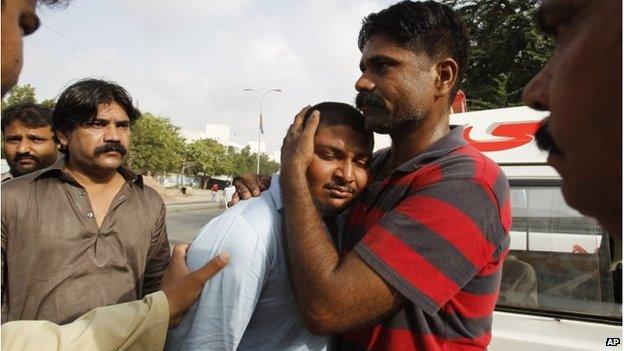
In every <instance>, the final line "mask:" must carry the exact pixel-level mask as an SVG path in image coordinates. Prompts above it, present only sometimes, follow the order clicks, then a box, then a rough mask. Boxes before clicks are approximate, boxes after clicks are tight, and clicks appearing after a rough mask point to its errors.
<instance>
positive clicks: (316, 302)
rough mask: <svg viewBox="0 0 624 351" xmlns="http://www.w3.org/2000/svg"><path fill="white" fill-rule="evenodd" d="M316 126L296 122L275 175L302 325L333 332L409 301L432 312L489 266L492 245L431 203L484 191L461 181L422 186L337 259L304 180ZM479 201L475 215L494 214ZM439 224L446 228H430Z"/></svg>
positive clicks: (446, 208) (447, 208)
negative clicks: (443, 196)
mask: <svg viewBox="0 0 624 351" xmlns="http://www.w3.org/2000/svg"><path fill="white" fill-rule="evenodd" d="M303 113H305V111H303ZM313 116H314V114H313ZM317 123H318V117H317V118H312V119H310V122H309V123H308V125H306V126H305V128H304V127H303V125H302V121H301V119H300V118H299V116H298V117H297V119H296V120H295V123H294V124H293V126H292V127H291V129H290V130H289V132H288V135H287V137H286V138H285V139H284V146H283V147H282V175H281V177H280V180H281V186H282V193H283V201H284V211H285V218H286V219H285V229H286V233H287V235H286V244H287V245H286V246H287V257H288V258H289V264H290V272H291V280H292V283H293V288H294V292H295V297H296V299H297V303H298V306H299V309H300V311H301V313H302V316H303V317H304V320H305V321H306V323H307V324H308V326H309V327H310V328H311V329H312V330H314V331H315V332H317V333H323V334H330V333H335V332H339V331H343V330H346V329H353V328H357V327H361V326H363V325H366V324H368V323H370V322H372V321H376V320H379V319H380V318H383V317H384V316H386V315H387V314H389V313H391V312H393V311H394V310H395V309H397V308H398V307H399V306H401V305H402V304H403V303H406V302H407V300H409V302H410V303H413V304H415V305H417V306H418V307H419V308H422V309H423V310H424V311H425V312H427V313H429V314H433V313H435V312H436V311H437V310H438V309H439V308H441V306H442V305H444V303H446V302H447V301H448V300H449V299H450V298H451V297H452V296H453V295H454V294H456V293H457V292H458V291H459V289H460V288H461V287H462V286H463V285H465V284H466V283H467V282H468V281H469V280H470V279H471V278H472V277H473V276H474V275H475V274H476V272H477V270H478V269H479V268H481V267H483V265H485V264H486V263H487V261H488V260H489V259H490V257H491V255H492V253H493V252H494V250H495V249H496V245H491V244H490V243H489V242H487V240H483V235H482V234H481V232H480V231H479V230H474V227H473V226H469V225H468V224H469V222H468V221H464V219H465V218H463V217H462V215H461V214H460V213H455V212H453V210H452V208H450V206H447V205H448V203H446V202H440V201H435V200H432V199H434V197H435V196H437V195H439V194H450V196H449V199H448V200H449V201H452V199H453V197H459V196H456V195H457V194H458V193H462V192H463V193H465V194H468V193H469V192H472V191H473V190H474V191H475V193H478V192H479V191H481V189H480V188H478V187H479V186H478V185H476V184H475V185H474V186H475V187H477V189H472V188H470V185H469V184H468V183H471V182H461V181H458V182H457V183H453V182H442V183H438V184H437V185H436V187H433V188H428V189H423V191H422V193H416V194H414V195H413V196H410V197H408V198H407V199H405V200H404V201H403V202H401V203H400V204H399V205H398V206H397V207H395V208H394V209H393V210H392V211H390V212H387V213H386V214H385V215H384V216H383V217H382V219H381V220H380V221H379V222H378V224H377V225H376V226H374V227H372V228H371V229H370V230H369V231H368V232H367V233H366V235H365V236H364V238H363V239H362V241H360V243H359V244H358V245H357V246H356V247H355V248H354V250H353V251H352V252H350V253H349V254H347V255H346V256H345V257H344V258H342V259H341V258H339V256H338V254H337V252H336V250H335V248H334V247H333V246H332V245H331V242H330V240H329V239H328V237H327V234H326V233H325V230H326V229H325V227H324V225H323V223H322V220H321V218H320V217H319V215H318V214H317V212H316V210H315V207H314V203H313V201H312V197H311V195H310V191H309V188H308V185H307V182H306V177H305V170H306V169H307V167H308V165H309V161H308V159H307V157H309V158H310V159H311V155H312V153H313V136H314V130H315V128H316V125H317ZM471 184H472V183H471ZM440 187H441V188H440ZM479 194H481V195H484V194H483V193H479ZM463 195H464V194H462V196H463ZM468 196H472V193H471V194H470V195H468ZM475 199H476V198H475ZM479 200H484V201H485V202H483V204H482V207H480V210H483V211H488V216H484V218H491V217H492V215H495V214H496V213H497V208H496V207H495V206H492V205H491V203H490V201H489V200H488V197H487V195H484V196H482V197H480V198H478V199H476V200H475V201H474V202H478V201H479ZM474 202H472V203H471V204H473V203H474ZM414 213H416V214H418V213H420V214H426V217H419V216H418V215H415V216H414V215H413V214H414ZM494 218H497V217H496V216H494ZM486 222H487V219H486ZM479 224H483V223H479ZM444 226H446V227H444ZM439 227H444V228H440V230H439V231H436V232H433V233H431V232H430V231H429V230H428V228H435V229H438V228H439ZM482 227H483V226H482ZM448 228H451V230H448ZM477 229H478V228H477ZM415 236H418V240H415V239H414V238H415ZM421 238H422V239H421ZM424 238H427V240H429V241H427V240H424ZM484 241H485V242H484ZM451 243H452V244H451ZM473 244H474V245H473ZM455 245H458V246H455ZM464 256H466V257H468V258H470V259H471V260H470V261H468V260H466V258H465V257H464ZM448 276H450V277H452V279H449V278H448ZM451 280H452V281H451Z"/></svg>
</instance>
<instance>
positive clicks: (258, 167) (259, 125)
mask: <svg viewBox="0 0 624 351" xmlns="http://www.w3.org/2000/svg"><path fill="white" fill-rule="evenodd" d="M243 90H244V91H251V92H254V93H256V95H258V97H259V98H260V107H259V111H260V119H259V120H258V150H257V151H258V157H257V160H256V174H260V134H264V131H263V130H262V129H263V127H262V100H264V97H265V96H266V94H268V93H270V92H273V91H275V92H278V93H281V92H282V89H269V90H267V91H265V92H264V93H262V94H260V92H259V91H257V90H256V89H250V88H245V89H243Z"/></svg>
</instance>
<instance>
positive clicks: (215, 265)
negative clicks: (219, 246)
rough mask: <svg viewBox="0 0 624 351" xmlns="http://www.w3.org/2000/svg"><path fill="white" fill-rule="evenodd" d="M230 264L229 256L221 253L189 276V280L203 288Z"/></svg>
mask: <svg viewBox="0 0 624 351" xmlns="http://www.w3.org/2000/svg"><path fill="white" fill-rule="evenodd" d="M228 262H230V254H228V253H227V252H222V253H220V254H218V255H217V256H216V257H214V258H213V259H212V260H210V261H209V262H208V263H206V264H205V265H204V266H203V267H202V268H200V269H198V270H196V271H195V272H193V273H191V274H190V275H189V278H191V279H192V280H193V282H195V284H197V285H198V286H204V284H205V283H206V282H207V281H208V279H210V278H212V277H214V275H215V274H217V273H219V271H220V270H222V269H223V268H224V267H225V266H226V265H227V264H228Z"/></svg>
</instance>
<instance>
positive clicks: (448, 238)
mask: <svg viewBox="0 0 624 351" xmlns="http://www.w3.org/2000/svg"><path fill="white" fill-rule="evenodd" d="M359 48H360V50H361V51H362V58H361V60H360V69H361V71H362V75H361V77H360V78H359V79H358V81H357V82H356V84H355V87H356V89H357V90H358V91H359V94H358V97H357V99H356V103H357V106H358V107H359V108H360V109H361V110H362V111H363V113H364V123H365V126H366V128H367V129H368V130H370V131H375V132H378V133H384V134H389V135H390V137H391V139H392V145H391V147H390V148H388V149H385V150H382V151H380V152H378V153H377V154H376V155H375V158H374V160H373V164H372V168H371V173H372V177H373V181H372V184H371V185H370V187H369V188H368V189H367V193H366V194H364V195H363V196H362V197H361V198H360V199H358V200H357V201H356V202H355V204H354V205H353V207H352V209H351V213H350V217H349V220H348V221H347V224H346V230H345V238H346V241H345V242H343V245H342V250H341V251H338V250H337V249H336V248H335V247H334V246H333V245H332V243H331V240H330V239H329V238H328V236H327V233H326V232H327V230H326V229H325V227H324V225H323V222H322V220H321V217H320V215H319V213H318V212H317V211H316V210H315V207H314V201H313V200H312V192H311V188H310V187H309V185H308V183H307V181H306V177H305V175H306V169H307V167H308V165H309V164H310V162H311V161H312V159H313V152H312V151H313V150H314V148H313V142H312V140H313V139H312V136H313V135H314V131H315V129H316V125H317V123H318V118H313V119H311V120H310V123H307V124H304V123H303V119H302V116H301V115H298V116H297V117H296V118H295V122H294V124H293V125H292V126H291V128H290V130H289V133H288V135H287V136H286V139H285V142H284V144H283V146H282V175H281V177H280V180H281V181H280V184H281V187H282V193H283V194H284V196H283V201H284V216H285V222H284V223H285V233H286V234H285V241H286V251H287V257H288V259H289V260H288V261H289V264H290V266H289V268H290V269H289V271H290V275H291V280H292V283H293V290H294V292H295V297H296V299H297V304H298V306H299V310H300V313H301V314H302V316H303V319H304V320H305V321H306V322H307V325H308V326H309V327H310V328H311V330H312V331H313V332H315V333H320V334H333V333H338V332H345V334H344V339H343V342H342V348H341V349H342V350H467V349H470V350H483V349H486V348H487V345H488V344H489V342H490V339H491V328H492V313H493V311H494V305H495V303H496V299H497V297H498V287H499V284H500V278H501V269H502V266H503V260H504V258H505V255H506V253H507V250H508V247H509V235H508V231H509V228H510V224H511V216H510V203H509V187H508V183H507V179H506V177H505V175H504V174H503V172H502V170H501V169H500V168H499V167H498V165H497V164H496V163H494V162H493V161H491V160H489V159H488V158H486V157H485V156H484V155H482V154H481V153H479V152H478V151H477V150H476V149H474V148H472V147H471V146H469V145H467V143H466V142H465V141H464V139H463V138H462V127H459V126H449V111H450V106H451V102H452V100H453V97H454V96H455V94H456V92H457V91H458V88H459V84H460V82H461V79H462V76H463V72H464V70H465V69H466V67H467V61H468V59H467V49H468V39H467V35H466V31H465V29H464V26H463V24H462V23H461V22H460V20H459V18H458V17H457V15H456V14H455V13H454V12H453V10H452V9H451V8H449V7H448V6H446V5H442V4H439V3H435V2H411V1H403V2H400V3H398V4H396V5H393V6H390V7H389V8H387V9H385V10H382V11H381V12H379V13H373V14H371V15H369V16H368V17H366V18H365V20H364V23H363V26H362V29H361V30H360V36H359ZM315 113H317V112H315ZM321 115H322V113H321Z"/></svg>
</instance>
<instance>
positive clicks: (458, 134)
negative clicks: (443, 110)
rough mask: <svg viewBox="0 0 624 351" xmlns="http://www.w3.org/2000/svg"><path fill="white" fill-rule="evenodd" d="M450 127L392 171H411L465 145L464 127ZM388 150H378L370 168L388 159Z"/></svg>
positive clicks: (380, 165) (376, 166) (377, 166)
mask: <svg viewBox="0 0 624 351" xmlns="http://www.w3.org/2000/svg"><path fill="white" fill-rule="evenodd" d="M450 127H451V130H450V132H448V133H447V134H446V135H445V136H443V137H442V138H440V139H438V140H436V141H435V142H434V143H433V144H431V145H429V147H427V148H426V149H425V150H424V151H423V152H421V153H420V154H418V155H416V157H414V158H412V159H411V160H409V161H407V162H405V163H403V164H402V165H401V166H399V167H398V168H397V169H395V170H394V171H393V173H394V172H396V171H399V172H406V173H409V172H413V171H414V170H416V169H417V168H419V167H421V166H423V165H425V164H428V163H431V162H432V161H434V160H436V159H439V158H440V157H442V156H444V155H446V154H448V153H450V152H451V151H453V150H455V149H458V148H460V147H462V146H464V145H466V144H467V142H466V140H465V139H464V137H463V135H464V127H463V126H456V125H451V126H450ZM390 150H391V148H390V147H388V148H386V149H383V150H381V151H380V152H379V153H380V155H379V157H378V158H377V160H376V162H374V163H373V167H372V168H373V169H374V170H375V169H378V168H379V167H382V165H383V164H385V163H386V161H388V160H389V159H390Z"/></svg>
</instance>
